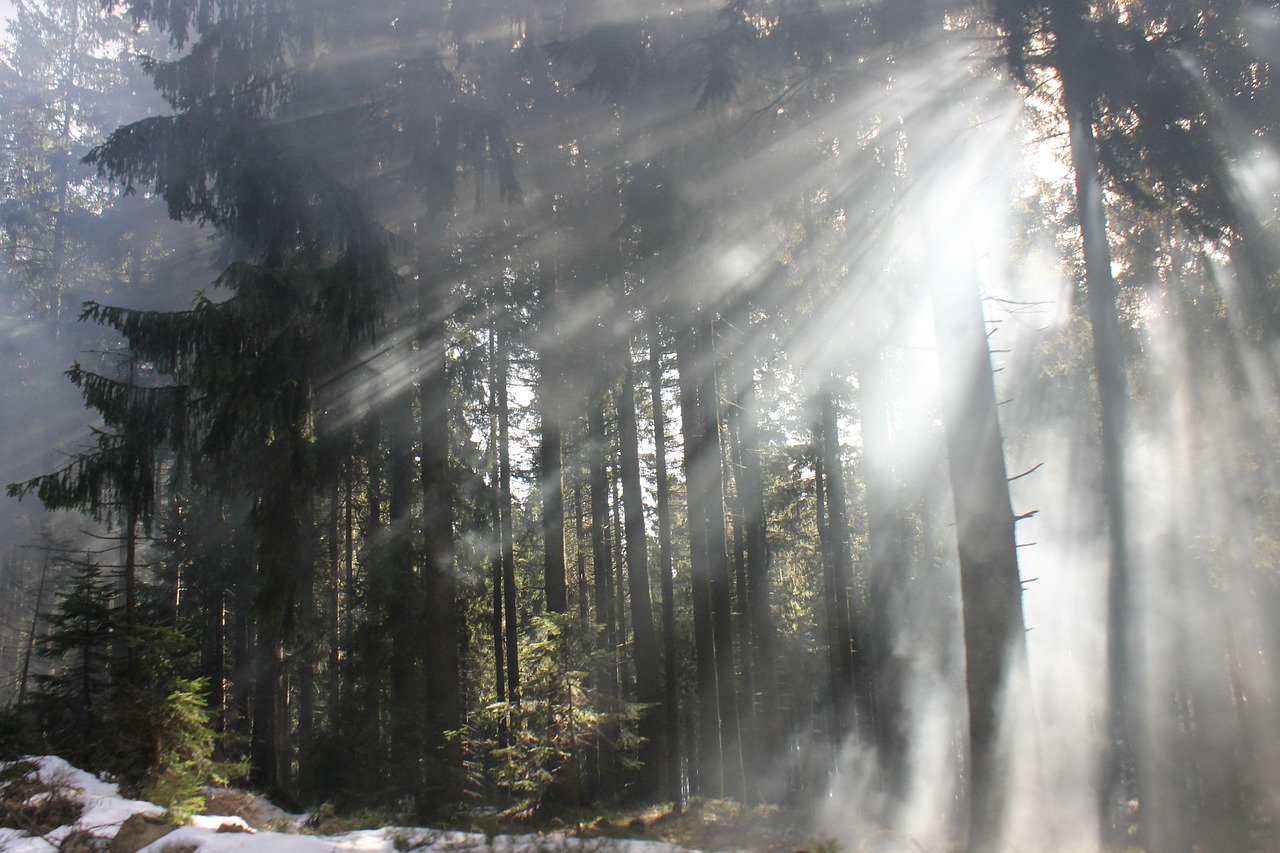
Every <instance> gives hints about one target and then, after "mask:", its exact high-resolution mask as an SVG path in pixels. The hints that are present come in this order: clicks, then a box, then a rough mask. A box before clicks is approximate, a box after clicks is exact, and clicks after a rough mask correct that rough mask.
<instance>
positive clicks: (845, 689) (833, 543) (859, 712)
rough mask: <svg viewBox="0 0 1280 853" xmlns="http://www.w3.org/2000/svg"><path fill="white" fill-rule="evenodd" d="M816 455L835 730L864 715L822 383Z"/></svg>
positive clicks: (831, 403)
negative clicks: (819, 473)
mask: <svg viewBox="0 0 1280 853" xmlns="http://www.w3.org/2000/svg"><path fill="white" fill-rule="evenodd" d="M818 395H819V399H818V406H819V410H818V453H819V455H820V457H821V459H822V475H823V477H822V487H823V508H824V510H825V518H824V520H823V521H824V524H823V529H824V530H825V532H826V537H825V543H824V548H825V551H826V557H827V562H828V566H827V569H826V571H825V572H824V577H825V578H826V581H827V589H826V598H827V613H828V619H829V620H830V626H829V628H828V633H829V635H830V637H831V642H832V644H833V647H832V649H831V651H830V655H831V667H832V673H831V675H832V689H831V692H832V699H833V701H834V702H835V708H836V711H835V717H834V721H835V724H836V726H837V731H839V732H843V731H845V728H846V726H847V725H848V724H849V723H851V722H853V721H855V720H857V719H858V718H860V717H865V711H864V709H865V706H866V704H867V703H866V702H865V701H864V700H863V696H862V693H863V690H862V687H863V685H862V684H861V681H862V679H860V678H859V677H858V675H859V673H858V672H857V671H856V668H855V662H854V650H855V649H854V636H853V620H852V611H851V608H850V600H849V590H850V588H851V587H852V586H853V564H852V562H851V560H850V557H849V521H848V508H847V507H848V504H847V501H846V500H845V484H844V462H843V459H842V456H841V453H840V433H839V423H838V420H837V418H838V408H837V405H836V390H835V387H834V383H828V384H827V385H825V386H824V387H823V388H821V389H820V390H819V392H818Z"/></svg>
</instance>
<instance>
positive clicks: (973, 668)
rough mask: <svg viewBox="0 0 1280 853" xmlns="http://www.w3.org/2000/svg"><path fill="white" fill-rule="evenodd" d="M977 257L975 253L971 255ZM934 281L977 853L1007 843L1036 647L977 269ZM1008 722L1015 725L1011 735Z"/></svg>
mask: <svg viewBox="0 0 1280 853" xmlns="http://www.w3.org/2000/svg"><path fill="white" fill-rule="evenodd" d="M965 260H967V259H965ZM958 265H959V266H961V268H959V269H951V270H947V271H946V273H947V276H946V278H945V279H944V278H943V277H942V276H935V277H934V279H933V308H934V310H933V313H934V319H935V325H936V328H937V341H938V346H937V351H938V368H939V375H940V379H941V385H942V388H943V389H944V395H943V406H942V414H943V426H944V431H945V433H946V442H947V458H948V463H949V470H950V473H951V491H952V497H953V500H954V503H955V514H956V546H957V549H958V551H959V558H960V591H961V600H962V608H963V624H964V648H965V672H966V681H967V693H968V701H969V753H970V759H969V842H968V850H969V851H970V853H980V851H989V850H996V849H1003V846H1002V844H1003V842H1002V839H1001V832H1002V828H1003V823H1004V818H1005V814H1006V809H1005V804H1006V801H1007V800H1008V798H1009V796H1010V794H1011V792H1010V791H1009V790H1008V788H1007V787H1006V782H1007V780H1008V779H1009V778H1010V774H1011V768H1010V766H1009V750H1008V743H1007V741H1006V740H1004V739H1003V738H1002V737H1001V734H1002V728H1001V726H1002V723H1010V722H1011V720H1008V719H1006V718H1005V717H1004V714H1003V711H1004V708H1005V696H1006V692H1007V691H1008V690H1009V686H1010V684H1011V683H1016V684H1018V685H1020V686H1023V687H1025V685H1026V684H1027V681H1026V680H1025V675H1026V672H1025V668H1026V646H1025V639H1024V634H1023V620H1022V583H1021V579H1020V578H1019V575H1018V558H1017V546H1016V542H1015V538H1014V517H1013V509H1012V506H1011V504H1010V500H1009V483H1008V477H1007V474H1006V470H1005V463H1004V448H1003V444H1002V439H1001V434H1000V424H999V419H998V417H997V409H996V394H995V383H994V381H993V380H992V374H991V358H990V354H989V353H988V350H987V335H986V326H985V321H984V319H983V316H982V303H981V301H980V295H979V293H978V288H977V280H976V272H975V271H974V269H973V268H972V266H971V264H965V263H963V262H961V263H960V264H958ZM1007 730H1008V727H1007V726H1006V728H1005V732H1006V733H1007Z"/></svg>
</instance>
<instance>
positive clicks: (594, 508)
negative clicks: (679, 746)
mask: <svg viewBox="0 0 1280 853" xmlns="http://www.w3.org/2000/svg"><path fill="white" fill-rule="evenodd" d="M604 406H605V401H604V395H603V393H601V392H597V393H596V394H594V395H593V396H592V400H591V402H590V403H589V404H588V409H587V436H586V438H587V466H588V480H589V485H590V488H591V564H592V570H593V579H594V582H595V584H594V585H595V624H596V630H597V631H598V634H597V640H596V645H597V648H599V649H600V650H601V651H602V652H606V653H607V654H608V657H607V658H606V660H605V663H604V667H603V672H601V673H600V675H599V678H600V679H601V681H602V682H603V683H602V684H601V689H602V691H603V692H604V694H605V696H607V697H614V696H617V694H618V671H617V667H616V666H615V664H614V660H613V651H614V649H615V642H616V640H615V637H616V632H617V627H616V622H615V619H614V613H613V604H614V602H613V584H612V579H613V556H612V554H611V553H610V549H609V482H608V471H607V469H606V466H605V458H606V447H605V444H606V436H605V426H604ZM610 740H611V739H610V738H609V737H608V736H607V735H606V736H605V737H603V738H602V739H601V743H600V786H601V793H603V794H605V795H608V794H612V793H613V791H614V790H615V788H616V785H617V780H616V768H615V766H614V763H615V757H614V754H613V746H612V744H611V743H610Z"/></svg>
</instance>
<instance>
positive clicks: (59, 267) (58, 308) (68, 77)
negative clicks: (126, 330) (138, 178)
mask: <svg viewBox="0 0 1280 853" xmlns="http://www.w3.org/2000/svg"><path fill="white" fill-rule="evenodd" d="M66 56H67V68H66V71H65V73H64V75H63V78H62V81H61V82H62V127H61V128H60V131H59V141H60V142H61V143H62V145H63V147H65V148H70V146H71V143H72V141H73V140H72V136H71V131H72V125H73V117H72V112H73V110H72V106H71V96H72V93H73V92H74V90H75V86H76V81H75V78H76V73H77V72H78V71H79V63H78V59H79V56H80V10H79V9H73V10H72V14H71V43H70V45H69V46H68V48H67V53H66ZM69 166H70V160H69V159H68V160H67V161H65V162H64V163H63V164H62V167H61V168H59V169H58V208H57V210H55V211H54V214H53V291H54V293H53V321H54V324H53V328H54V334H55V335H58V334H61V329H62V291H63V289H64V287H65V282H64V281H63V277H62V272H63V268H64V267H65V266H66V258H67V197H68V195H69V193H70V190H71V176H70V175H69V174H67V168H68V167H69Z"/></svg>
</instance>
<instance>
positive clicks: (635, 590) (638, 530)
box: [618, 339, 665, 795]
mask: <svg viewBox="0 0 1280 853" xmlns="http://www.w3.org/2000/svg"><path fill="white" fill-rule="evenodd" d="M623 356H624V358H625V361H624V363H623V368H624V369H623V376H622V383H621V385H620V387H619V393H618V460H619V467H620V469H621V472H620V473H621V477H622V500H623V505H624V526H625V529H626V544H627V591H628V592H629V593H630V597H631V631H632V634H633V635H634V637H635V646H634V648H633V653H632V659H633V660H634V661H635V670H636V700H637V701H639V702H640V703H641V704H642V705H645V706H646V707H645V710H643V711H641V716H640V719H639V722H638V734H639V735H640V737H641V738H643V739H644V742H643V743H642V745H641V747H640V760H641V762H642V769H641V777H640V782H639V787H640V793H641V794H643V795H652V794H655V793H656V792H658V791H659V790H660V789H661V787H662V755H663V753H664V752H665V746H664V744H663V743H662V737H663V729H662V727H661V725H660V722H661V719H662V714H663V712H662V676H661V663H660V660H661V653H660V652H659V649H658V635H657V632H656V631H655V630H654V627H653V602H652V600H651V598H650V595H649V537H648V534H647V531H646V529H645V519H644V495H643V493H642V491H641V483H640V431H639V428H638V426H637V424H636V420H637V419H636V399H635V381H636V377H635V368H634V366H633V364H632V356H631V341H630V340H629V339H628V340H627V341H625V347H624V351H623Z"/></svg>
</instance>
